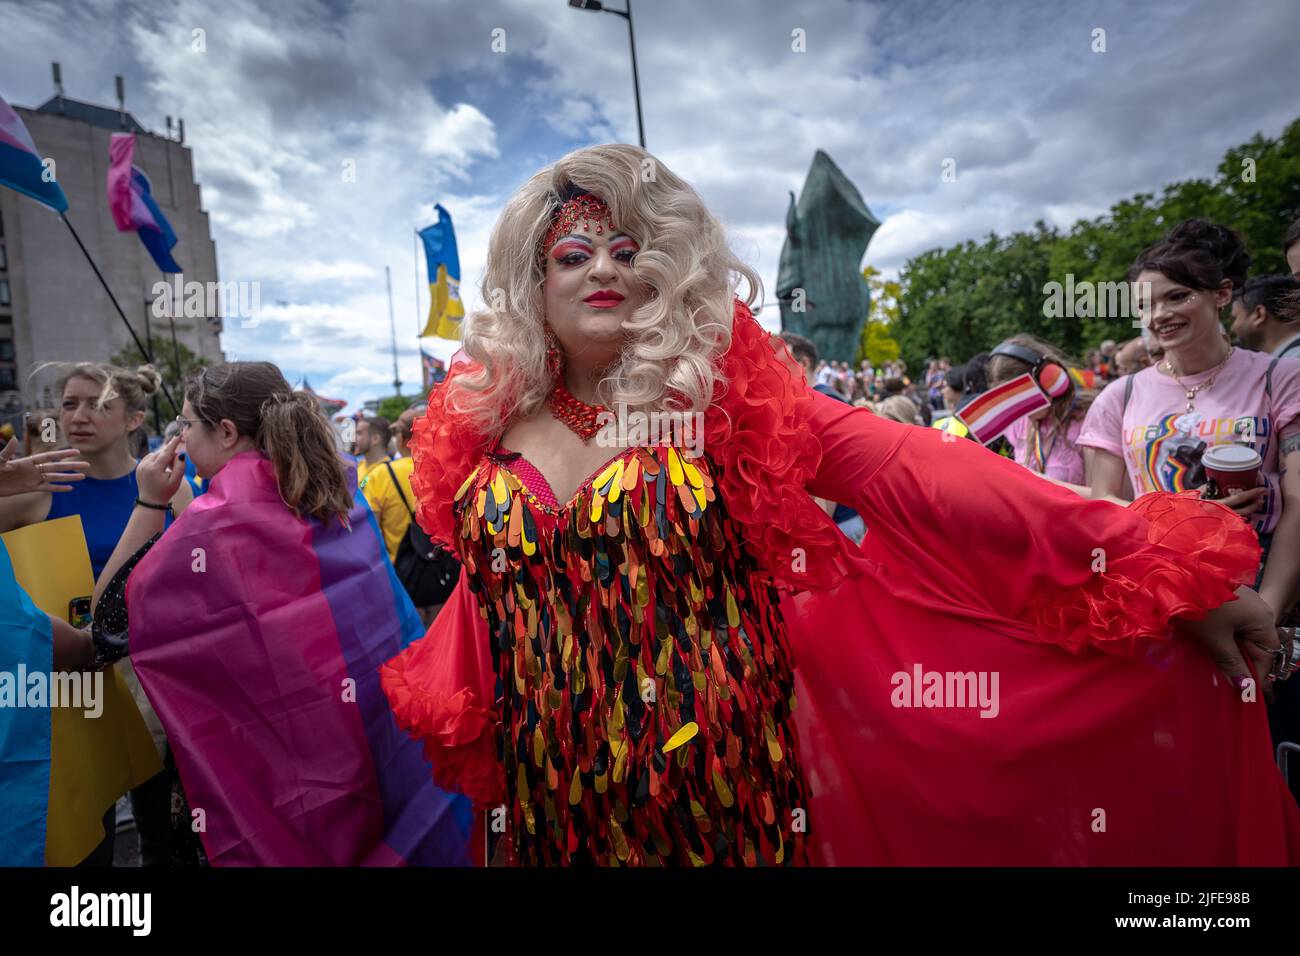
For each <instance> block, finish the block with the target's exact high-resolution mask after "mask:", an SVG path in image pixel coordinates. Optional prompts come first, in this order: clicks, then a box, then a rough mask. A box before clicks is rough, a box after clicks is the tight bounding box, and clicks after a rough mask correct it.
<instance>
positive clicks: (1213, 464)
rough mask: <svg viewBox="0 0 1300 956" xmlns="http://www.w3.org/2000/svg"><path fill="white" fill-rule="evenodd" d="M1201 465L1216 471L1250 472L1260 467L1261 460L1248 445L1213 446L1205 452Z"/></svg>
mask: <svg viewBox="0 0 1300 956" xmlns="http://www.w3.org/2000/svg"><path fill="white" fill-rule="evenodd" d="M1201 464H1203V465H1204V466H1205V467H1206V468H1213V469H1215V470H1216V471H1250V470H1251V469H1253V468H1258V467H1259V466H1260V465H1262V464H1263V459H1261V458H1260V457H1259V452H1257V451H1255V449H1253V448H1251V447H1250V446H1249V445H1215V446H1214V447H1213V448H1207V449H1206V450H1205V455H1204V456H1203V457H1202V458H1201Z"/></svg>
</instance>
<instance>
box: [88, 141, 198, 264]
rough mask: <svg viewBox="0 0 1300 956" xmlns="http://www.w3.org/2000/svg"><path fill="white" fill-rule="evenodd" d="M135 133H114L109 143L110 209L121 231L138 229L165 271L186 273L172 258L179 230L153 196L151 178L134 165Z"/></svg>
mask: <svg viewBox="0 0 1300 956" xmlns="http://www.w3.org/2000/svg"><path fill="white" fill-rule="evenodd" d="M134 155H135V134H134V133H114V134H113V136H112V138H111V139H110V140H109V143H108V182H107V189H108V209H109V212H111V213H112V214H113V222H114V223H115V224H116V226H117V231H118V232H134V233H135V234H136V235H138V236H139V237H140V241H141V242H142V243H144V247H145V248H146V249H148V250H149V255H151V256H152V257H153V261H154V264H155V265H157V266H158V268H159V269H161V270H162V271H163V272H183V271H184V270H183V269H181V267H180V266H179V265H177V264H176V260H175V259H173V258H172V252H171V251H172V248H173V247H174V246H175V245H176V233H175V232H174V231H173V230H172V225H171V223H169V222H168V221H167V217H166V216H164V215H163V214H162V210H161V209H159V208H158V204H157V203H156V202H154V199H153V187H152V186H151V185H150V184H149V177H148V176H146V175H145V174H144V172H143V171H142V170H141V169H140V168H139V167H138V166H133V165H131V159H132V157H133V156H134Z"/></svg>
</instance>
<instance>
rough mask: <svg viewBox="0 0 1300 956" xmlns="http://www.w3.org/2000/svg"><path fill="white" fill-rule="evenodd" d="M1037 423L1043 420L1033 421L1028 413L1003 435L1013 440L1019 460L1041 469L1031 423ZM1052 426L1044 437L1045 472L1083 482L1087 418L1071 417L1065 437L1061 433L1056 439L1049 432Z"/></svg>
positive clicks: (1061, 478)
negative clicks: (1082, 438) (1082, 436)
mask: <svg viewBox="0 0 1300 956" xmlns="http://www.w3.org/2000/svg"><path fill="white" fill-rule="evenodd" d="M1035 424H1041V423H1035V422H1032V421H1030V418H1029V416H1028V415H1026V416H1024V417H1023V418H1020V419H1018V420H1017V421H1016V422H1014V423H1013V424H1012V425H1011V427H1010V428H1008V429H1007V430H1006V431H1005V432H1003V433H1002V437H1003V438H1005V439H1006V440H1007V441H1009V442H1010V443H1011V447H1012V449H1013V450H1014V451H1015V453H1016V461H1018V462H1020V464H1022V465H1024V466H1025V467H1026V468H1030V469H1032V470H1034V471H1037V470H1038V469H1037V467H1036V466H1035V464H1034V457H1035V455H1034V452H1033V449H1032V448H1031V447H1030V445H1031V443H1032V435H1033V433H1032V432H1031V431H1030V427H1031V426H1033V425H1035ZM1049 428H1050V426H1048V427H1046V428H1044V429H1043V432H1042V439H1041V447H1042V451H1043V453H1044V454H1045V455H1046V456H1047V461H1046V463H1045V464H1046V467H1044V469H1043V474H1045V475H1047V477H1048V478H1055V479H1056V480H1057V481H1068V482H1070V484H1073V485H1081V484H1083V481H1084V478H1083V451H1082V449H1080V448H1079V447H1078V443H1079V433H1080V432H1081V431H1082V430H1083V422H1082V421H1080V420H1079V419H1077V418H1076V419H1073V420H1071V422H1070V424H1069V426H1068V427H1067V428H1066V430H1065V435H1064V437H1062V436H1060V435H1058V436H1056V438H1055V440H1053V439H1052V438H1049V437H1048V436H1047V432H1048V429H1049Z"/></svg>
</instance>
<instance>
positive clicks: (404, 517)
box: [360, 455, 415, 561]
mask: <svg viewBox="0 0 1300 956" xmlns="http://www.w3.org/2000/svg"><path fill="white" fill-rule="evenodd" d="M414 468H415V462H414V461H412V460H411V458H410V457H409V456H405V455H404V456H403V457H401V458H398V459H395V460H394V459H391V458H385V459H384V460H383V461H382V462H380V463H379V464H378V465H374V466H372V467H371V468H370V470H369V471H368V472H366V476H365V477H364V478H362V479H361V484H360V488H361V491H362V493H363V494H364V495H365V496H366V501H368V502H370V510H371V511H373V512H374V513H375V520H376V521H378V522H379V531H380V533H381V534H383V536H384V546H385V547H386V548H387V549H388V560H390V561H396V560H397V549H398V548H399V547H400V546H401V544H402V538H404V537H405V536H406V529H407V528H409V527H410V526H411V509H412V508H414V507H415V494H414V493H413V492H412V491H411V472H412V470H413V469H414ZM403 498H405V500H403Z"/></svg>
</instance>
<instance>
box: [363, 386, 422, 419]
mask: <svg viewBox="0 0 1300 956" xmlns="http://www.w3.org/2000/svg"><path fill="white" fill-rule="evenodd" d="M427 397H428V396H427V394H426V393H424V392H420V393H419V394H418V395H389V396H388V397H387V398H382V399H380V400H379V409H378V410H377V411H376V412H375V414H376V415H378V416H379V417H380V418H386V419H388V423H389V424H390V425H391V424H392V423H393V422H395V421H397V419H398V417H400V416H401V414H402V412H404V411H406V410H407V409H408V408H410V407H411V403H412V402H414V401H417V400H423V399H425V398H427Z"/></svg>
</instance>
